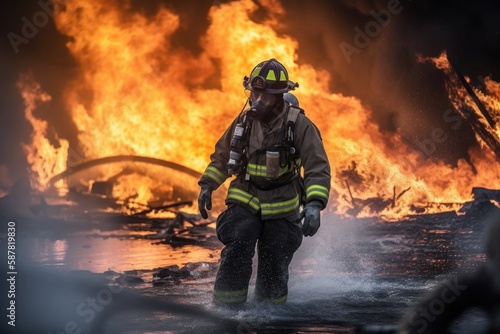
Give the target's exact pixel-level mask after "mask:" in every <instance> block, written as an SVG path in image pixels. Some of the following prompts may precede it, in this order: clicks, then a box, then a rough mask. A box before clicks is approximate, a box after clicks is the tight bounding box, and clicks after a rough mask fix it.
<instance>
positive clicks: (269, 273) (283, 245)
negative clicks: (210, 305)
mask: <svg viewBox="0 0 500 334" xmlns="http://www.w3.org/2000/svg"><path fill="white" fill-rule="evenodd" d="M216 232H217V237H218V238H219V240H220V241H221V242H222V243H223V244H224V248H223V249H222V251H221V259H220V266H219V270H218V272H217V276H216V279H215V287H214V296H213V300H214V303H216V304H222V305H236V304H241V303H244V302H246V300H247V295H248V285H249V281H250V278H251V275H252V259H253V256H254V254H255V248H256V246H257V259H258V264H257V278H256V283H255V299H256V300H257V301H264V300H267V301H270V302H271V303H275V304H278V303H284V302H285V301H286V300H287V297H288V277H289V275H288V267H289V265H290V262H291V261H292V257H293V254H294V253H295V251H297V249H298V248H299V246H300V244H301V243H302V230H301V228H300V224H298V222H296V223H292V222H289V221H288V220H286V219H272V220H264V221H263V220H261V219H260V214H253V213H252V212H251V211H250V210H248V209H246V208H244V207H242V206H239V205H233V206H231V207H229V208H228V209H227V210H226V211H224V212H223V213H222V214H221V215H220V216H219V217H218V219H217V225H216Z"/></svg>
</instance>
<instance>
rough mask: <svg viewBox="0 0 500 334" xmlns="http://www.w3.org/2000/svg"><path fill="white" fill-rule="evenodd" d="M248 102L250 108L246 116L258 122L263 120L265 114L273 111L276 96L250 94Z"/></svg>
mask: <svg viewBox="0 0 500 334" xmlns="http://www.w3.org/2000/svg"><path fill="white" fill-rule="evenodd" d="M250 102H251V103H250V105H251V106H252V108H250V110H248V112H247V113H248V116H249V117H250V118H251V119H254V120H257V121H260V120H262V119H265V118H266V116H267V114H268V113H269V112H270V111H271V110H272V109H273V106H274V103H275V102H276V96H274V95H269V94H261V93H255V92H252V93H251V94H250Z"/></svg>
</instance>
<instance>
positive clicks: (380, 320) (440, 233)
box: [2, 212, 487, 333]
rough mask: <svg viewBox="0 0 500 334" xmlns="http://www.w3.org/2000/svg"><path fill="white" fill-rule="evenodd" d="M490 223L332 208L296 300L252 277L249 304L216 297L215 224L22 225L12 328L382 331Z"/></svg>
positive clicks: (479, 317) (307, 254)
mask: <svg viewBox="0 0 500 334" xmlns="http://www.w3.org/2000/svg"><path fill="white" fill-rule="evenodd" d="M486 219H487V217H486V216H481V215H479V216H474V217H470V216H457V215H456V214H455V213H454V212H448V213H442V214H435V215H421V216H414V217H408V218H406V219H404V220H401V221H398V222H385V221H381V220H380V219H341V218H339V217H336V216H333V215H324V216H323V220H322V226H321V228H320V230H319V232H318V234H317V235H316V236H315V237H313V238H306V239H304V241H303V244H302V246H301V248H300V249H299V251H298V252H297V253H296V256H295V257H294V260H293V261H292V265H291V268H290V283H289V290H290V291H289V299H288V302H287V303H286V304H285V305H282V306H274V305H265V304H257V303H255V302H253V301H252V295H251V292H252V289H253V279H252V286H251V289H250V295H249V303H248V305H247V306H245V307H244V308H243V309H240V310H221V309H216V308H214V307H213V306H212V305H211V291H212V286H213V282H214V277H215V272H216V269H217V261H218V258H219V252H220V249H221V248H220V244H219V243H218V242H217V240H216V239H215V237H214V235H213V229H212V227H211V226H208V227H206V229H205V230H204V233H205V235H206V238H205V239H204V240H205V242H202V243H198V244H195V245H183V244H182V243H176V244H173V245H172V244H170V243H162V240H163V239H161V238H158V235H160V233H161V232H162V227H161V226H156V227H154V226H151V225H150V224H121V223H119V222H118V223H117V222H113V223H109V224H108V225H103V224H106V222H101V223H100V224H93V225H92V227H91V228H81V227H79V228H77V229H71V228H68V227H67V226H66V227H65V228H63V227H61V226H57V227H56V226H54V227H53V228H48V226H49V224H47V226H45V227H44V228H40V229H30V230H26V229H24V228H23V227H22V226H21V224H20V223H19V222H18V226H19V227H18V230H17V235H18V241H17V250H18V253H17V254H18V255H17V257H18V268H17V269H18V274H17V282H16V287H17V292H18V293H17V300H16V302H17V304H18V308H17V311H18V312H17V324H18V326H17V327H16V328H15V329H14V328H8V329H9V330H12V329H14V330H15V331H14V333H30V332H32V333H35V332H37V333H40V332H43V333H97V332H102V333H224V332H228V333H229V332H235V333H237V332H239V333H354V332H355V330H356V328H360V327H362V326H365V328H368V326H372V327H371V328H372V329H373V328H374V327H373V326H375V327H376V326H379V327H376V328H378V332H380V333H381V332H383V329H384V328H386V329H387V330H389V328H390V327H391V326H395V325H396V324H397V323H398V322H399V320H400V319H401V317H402V315H403V314H404V313H405V312H407V311H408V310H409V308H410V307H411V306H412V305H413V304H415V302H416V301H418V300H419V297H420V296H421V295H422V294H423V293H425V292H426V291H429V290H431V289H432V288H433V287H435V286H436V285H437V284H439V282H441V281H442V280H443V279H444V278H445V277H448V276H450V275H455V274H458V273H463V272H472V271H474V270H475V269H476V268H477V267H478V265H479V264H480V263H482V262H484V260H485V255H484V237H485V236H484V234H485V233H484V227H485V222H486ZM2 306H3V305H2ZM485 319H486V318H485V316H484V315H483V314H482V313H481V311H479V310H471V311H470V312H468V313H467V314H466V315H465V316H464V317H462V318H461V319H460V320H459V321H458V322H457V323H456V324H455V325H454V331H455V332H457V333H470V332H472V331H474V332H477V331H481V329H484V328H485V323H486V320H485ZM2 325H4V324H2ZM366 330H367V331H368V329H366ZM372 332H375V330H373V331H372ZM387 332H388V331H387Z"/></svg>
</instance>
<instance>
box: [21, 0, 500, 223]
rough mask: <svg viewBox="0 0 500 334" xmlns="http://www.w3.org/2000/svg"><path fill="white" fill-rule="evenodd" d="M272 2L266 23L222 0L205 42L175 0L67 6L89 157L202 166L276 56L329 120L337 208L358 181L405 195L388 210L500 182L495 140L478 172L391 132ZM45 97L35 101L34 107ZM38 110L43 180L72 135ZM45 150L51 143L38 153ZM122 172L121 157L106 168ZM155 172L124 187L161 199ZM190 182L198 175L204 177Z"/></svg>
mask: <svg viewBox="0 0 500 334" xmlns="http://www.w3.org/2000/svg"><path fill="white" fill-rule="evenodd" d="M261 4H262V5H263V6H264V7H266V9H267V10H268V12H269V14H270V15H269V17H270V18H269V19H268V20H267V21H266V22H263V23H256V22H254V21H252V20H250V19H249V17H250V15H251V14H252V13H254V12H255V11H256V10H257V6H256V5H255V3H254V2H252V1H250V0H243V1H237V2H229V3H224V4H219V5H214V6H213V7H212V8H211V10H210V12H209V16H210V17H209V19H210V26H209V27H208V29H207V31H206V32H205V34H204V35H203V37H202V39H201V40H200V45H201V47H202V52H200V53H199V54H193V53H191V52H190V51H188V50H186V49H183V48H179V47H177V48H174V46H173V45H172V43H171V39H172V35H173V34H174V33H175V32H176V31H177V30H178V29H179V26H180V24H181V22H180V18H179V15H177V14H176V13H174V12H172V11H171V10H169V9H167V8H165V7H160V8H159V9H158V10H157V12H156V14H155V15H154V16H153V17H146V15H143V14H141V13H138V12H133V11H132V10H131V9H130V8H128V7H127V6H125V7H124V6H123V4H122V3H118V1H108V0H106V1H105V0H96V1H83V0H72V1H67V2H66V4H65V7H64V8H56V9H57V10H56V17H55V18H56V25H57V28H58V29H59V31H60V32H61V33H62V34H65V35H67V36H69V37H70V42H68V44H67V48H68V49H69V51H70V52H71V54H72V55H73V57H74V58H75V59H76V61H77V62H78V64H79V70H80V71H79V75H78V77H76V78H75V80H74V81H73V82H72V83H71V85H69V86H68V87H67V89H66V91H65V92H64V97H65V101H66V105H67V108H68V110H69V112H70V113H71V117H72V119H73V120H74V122H75V124H76V126H77V128H78V131H79V132H78V139H79V145H80V146H81V150H80V151H81V152H82V155H83V156H84V158H85V159H87V160H90V159H95V158H101V157H106V156H113V155H123V154H129V155H141V156H150V157H156V158H161V159H165V160H168V161H175V162H177V163H179V164H182V165H185V166H189V167H190V168H192V169H195V170H197V171H200V172H202V171H203V170H204V168H205V167H206V165H207V163H208V161H209V155H210V153H212V151H213V149H214V144H215V142H216V140H217V139H218V138H219V136H220V135H221V134H222V132H223V131H224V130H225V128H226V127H227V126H228V124H229V123H230V122H231V121H232V119H233V118H234V117H235V116H236V115H237V114H238V112H239V111H240V110H241V108H242V107H243V104H244V102H245V100H246V96H245V95H244V92H243V88H242V86H241V82H242V78H243V76H244V75H247V74H248V71H250V70H251V69H252V68H253V66H254V65H255V64H257V63H258V62H260V61H262V60H264V59H268V58H272V57H274V58H277V59H279V60H280V61H281V62H282V63H283V64H284V65H285V66H286V67H287V69H288V71H289V73H290V78H291V79H292V80H294V81H297V82H299V83H300V88H299V89H298V90H297V91H295V92H294V93H295V95H296V96H297V97H298V98H299V100H300V103H301V106H302V107H304V109H305V110H306V114H307V115H308V116H309V117H310V118H311V119H312V120H313V121H314V122H315V123H316V124H317V125H318V127H319V128H320V130H321V133H322V137H323V140H324V144H325V146H326V149H327V152H328V155H329V158H330V162H331V165H332V171H333V175H332V176H333V178H332V194H331V195H332V196H331V197H332V200H331V204H330V206H329V210H331V211H333V212H336V213H339V214H345V213H346V212H347V211H348V210H349V209H350V208H351V207H352V203H350V202H351V199H350V195H349V192H348V189H347V186H346V181H348V184H349V186H350V189H351V192H352V196H354V197H356V198H371V197H383V198H389V199H390V198H392V197H393V196H394V195H396V199H397V201H396V202H397V203H396V204H397V205H396V206H394V207H393V206H391V205H390V206H388V207H387V208H386V209H384V210H383V211H382V212H381V215H383V216H386V217H392V218H397V217H401V216H402V215H405V214H408V213H410V211H409V208H410V206H411V205H412V204H415V205H424V206H425V205H427V204H428V203H463V202H465V201H467V200H470V191H471V187H472V186H488V187H490V188H491V187H493V188H500V177H499V176H500V175H499V171H498V170H492V168H491V166H492V165H494V164H495V163H496V162H495V159H494V156H493V154H492V153H490V152H489V151H487V150H481V151H479V150H474V151H472V152H470V154H471V161H472V163H473V164H474V166H475V167H476V169H477V171H478V172H477V173H474V171H473V169H472V168H471V167H470V165H469V164H468V163H466V162H465V161H458V164H457V166H449V165H446V164H445V163H443V162H435V161H430V160H425V159H423V158H422V156H421V155H420V154H419V153H418V152H416V151H415V150H414V149H412V148H410V147H408V146H407V145H405V144H404V143H403V141H402V140H401V138H400V136H399V135H398V134H394V135H392V136H389V135H387V134H382V133H381V131H380V130H379V128H378V126H377V125H376V124H375V123H374V122H373V121H372V120H371V110H370V109H369V108H367V107H366V106H364V105H363V104H362V102H361V101H360V100H359V99H357V98H355V97H350V96H343V95H341V94H336V93H333V92H331V91H329V88H328V85H329V81H330V75H329V74H328V73H326V72H324V71H320V70H317V69H315V68H314V66H313V65H311V64H301V65H299V64H298V62H297V60H298V59H297V58H298V57H297V50H298V47H299V45H298V42H297V41H296V40H295V39H294V38H293V37H291V36H283V35H280V34H278V33H277V32H276V27H277V25H278V22H280V21H279V20H278V18H279V16H280V15H282V14H283V13H284V10H283V8H281V7H280V5H279V3H278V2H277V1H272V0H268V1H261ZM487 85H488V87H489V89H490V90H489V91H488V93H489V95H488V96H487V95H484V94H483V95H481V98H482V99H485V100H487V102H485V103H486V104H487V106H488V107H491V108H496V109H495V110H496V111H497V113H498V110H499V109H498V105H499V101H500V96H499V91H500V89H499V84H498V83H496V82H493V81H491V80H488V81H487ZM21 88H22V90H23V94H25V95H26V94H28V95H26V96H25V98H26V99H27V101H33V99H35V98H34V97H32V96H31V95H29V94H32V93H34V92H32V93H29V91H30V89H32V88H29V87H26V86H25V85H24V86H23V87H21ZM37 89H38V88H37ZM453 89H455V88H453ZM38 96H39V97H42V96H46V95H43V94H42V95H38ZM43 99H44V98H42V100H43ZM45 99H46V98H45ZM33 108H34V105H33V102H28V107H27V110H33ZM497 116H498V115H497ZM27 117H28V118H29V119H30V121H32V122H33V123H38V125H36V126H35V124H34V127H35V135H34V137H33V142H32V143H31V145H30V146H28V147H27V152H28V155H29V156H30V157H33V158H29V161H30V163H31V166H32V171H33V173H32V175H33V178H34V180H35V181H36V182H35V183H36V184H37V185H38V187H37V188H38V189H44V187H46V185H47V181H48V179H49V178H50V177H51V176H54V175H55V174H57V173H58V172H60V171H62V170H64V169H65V166H64V163H63V162H64V161H65V160H66V159H67V153H66V152H67V149H68V145H67V142H65V141H61V143H62V145H61V146H60V147H59V148H57V149H56V148H54V147H48V142H47V140H46V139H45V138H44V133H43V129H44V126H46V125H43V124H41V123H40V121H37V120H34V118H33V116H32V114H31V112H29V114H28V115H27ZM496 131H498V129H497V130H496ZM41 150H43V151H44V152H48V151H50V153H44V154H38V155H36V156H35V155H34V154H33V152H40V151H41ZM51 150H52V151H51ZM118 173H119V169H117V168H112V167H109V170H107V171H102V174H101V175H100V176H98V177H96V180H106V179H107V178H109V177H111V176H113V175H116V174H118ZM143 178H144V175H142V176H141V179H140V180H139V181H135V182H134V179H133V177H132V176H131V175H128V176H127V177H126V178H125V177H124V176H123V177H118V180H117V184H119V186H117V187H115V188H114V189H113V196H115V197H118V198H126V197H128V196H130V194H131V193H133V192H136V193H137V194H138V198H137V201H138V202H142V203H147V202H149V201H153V200H158V198H157V197H158V195H157V194H155V192H153V191H152V190H151V187H153V183H156V184H158V180H155V182H152V183H151V185H148V186H145V187H142V189H139V188H138V186H139V185H145V184H146V182H145V181H144V180H143ZM190 182H191V183H192V185H193V187H196V180H194V181H190ZM404 190H407V191H406V192H404V193H403V191H404ZM402 193H403V194H402ZM400 194H401V196H400V197H399V198H397V195H400ZM155 197H156V198H155ZM434 210H440V209H439V208H435V209H434ZM370 214H372V213H371V212H370V211H369V210H365V211H362V212H360V216H367V215H370Z"/></svg>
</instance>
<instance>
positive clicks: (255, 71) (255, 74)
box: [250, 67, 262, 77]
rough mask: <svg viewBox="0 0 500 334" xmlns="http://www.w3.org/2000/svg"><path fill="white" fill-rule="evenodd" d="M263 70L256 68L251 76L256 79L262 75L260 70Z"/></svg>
mask: <svg viewBox="0 0 500 334" xmlns="http://www.w3.org/2000/svg"><path fill="white" fill-rule="evenodd" d="M261 69H262V67H256V68H255V69H254V70H253V72H252V74H250V75H251V76H252V77H256V76H258V75H259V74H260V70H261Z"/></svg>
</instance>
